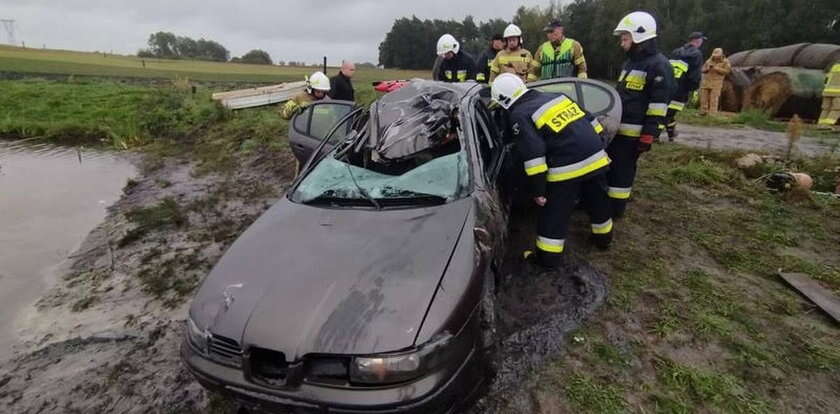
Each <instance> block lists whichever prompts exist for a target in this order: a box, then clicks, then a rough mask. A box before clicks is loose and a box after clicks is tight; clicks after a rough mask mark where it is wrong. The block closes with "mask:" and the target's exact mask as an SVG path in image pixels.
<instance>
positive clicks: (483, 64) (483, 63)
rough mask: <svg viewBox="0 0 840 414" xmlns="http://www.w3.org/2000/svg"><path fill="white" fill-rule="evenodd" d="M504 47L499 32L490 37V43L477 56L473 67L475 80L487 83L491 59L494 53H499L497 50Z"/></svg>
mask: <svg viewBox="0 0 840 414" xmlns="http://www.w3.org/2000/svg"><path fill="white" fill-rule="evenodd" d="M504 48H505V42H504V37H502V34H501V33H498V34H494V35H493V38H492V39H490V45H489V46H488V48H487V50H485V51H484V52H483V53H482V54H481V56H479V57H478V60H477V61H476V63H475V64H476V67H475V71H476V73H475V80H477V81H479V82H481V83H487V82H488V81H489V79H490V64H491V63H493V59H495V58H496V55H497V54H499V51H500V50H502V49H504Z"/></svg>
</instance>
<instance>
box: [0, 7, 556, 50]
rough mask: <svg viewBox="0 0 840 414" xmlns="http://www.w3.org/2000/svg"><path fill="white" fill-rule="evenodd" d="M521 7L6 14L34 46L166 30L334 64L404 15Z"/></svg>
mask: <svg viewBox="0 0 840 414" xmlns="http://www.w3.org/2000/svg"><path fill="white" fill-rule="evenodd" d="M549 2H550V0H538V1H532V2H529V3H527V5H528V6H532V5H541V6H546V5H548V4H549ZM521 5H522V4H521V3H513V2H510V1H504V0H460V1H452V0H426V1H421V2H412V3H408V2H402V1H394V0H391V1H388V0H378V1H374V0H358V1H344V2H339V1H335V0H331V1H327V0H309V1H306V0H287V1H272V2H269V1H255V0H244V1H236V2H232V1H216V0H212V1H211V0H205V1H198V0H167V1H164V0H141V1H137V0H133V1H131V0H112V1H104V0H101V1H96V0H87V1H85V0H64V1H44V0H3V7H2V9H0V18H13V19H16V20H17V31H16V37H17V39H18V41H19V42H20V41H24V42H26V44H27V46H32V47H41V46H42V45H46V46H47V47H48V48H56V49H73V50H91V51H92V50H100V51H110V50H113V51H114V52H115V53H135V52H136V51H137V50H138V49H140V48H143V47H145V46H146V39H147V38H148V36H149V34H150V33H153V32H156V31H159V30H163V31H169V32H174V33H176V34H178V35H185V36H190V37H193V38H199V37H204V38H207V39H212V40H216V41H218V42H220V43H222V44H223V45H225V47H227V48H228V49H229V50H230V51H231V55H232V56H238V55H241V54H243V53H245V52H247V51H248V50H250V49H254V48H259V49H264V50H266V51H268V52H269V53H270V54H271V56H272V57H274V58H275V59H282V60H296V61H300V60H304V61H307V62H316V61H319V60H320V58H321V56H324V55H327V56H330V57H331V60H333V61H337V60H340V59H342V58H346V59H351V60H354V61H357V62H364V61H369V62H376V61H377V57H378V46H379V43H380V42H381V41H382V40H383V39H384V38H385V34H386V33H387V32H388V30H389V29H390V28H391V24H392V23H393V22H394V20H395V19H397V18H399V17H404V16H411V15H416V16H417V17H419V18H421V19H427V18H428V19H436V18H437V19H449V18H452V19H456V20H461V19H463V18H464V17H465V16H467V15H472V16H473V17H475V19H476V20H477V21H483V20H487V19H489V18H503V19H510V18H511V17H512V16H513V14H514V13H515V12H516V9H517V8H518V7H520V6H521ZM0 39H2V41H4V42H5V40H6V39H5V37H0Z"/></svg>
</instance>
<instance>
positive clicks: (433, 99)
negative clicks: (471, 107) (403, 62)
mask: <svg viewBox="0 0 840 414" xmlns="http://www.w3.org/2000/svg"><path fill="white" fill-rule="evenodd" d="M472 89H480V86H479V85H478V84H475V83H467V84H448V83H443V82H435V81H427V80H419V79H417V80H412V81H411V82H409V83H408V84H406V85H405V86H403V87H402V88H400V89H397V90H396V91H393V92H390V93H388V94H386V95H385V96H383V97H382V98H380V99H379V100H378V101H377V102H375V103H374V104H373V105H372V106H371V118H372V120H373V123H372V129H371V134H370V141H369V145H370V147H371V148H372V149H373V150H374V151H375V152H376V153H377V155H378V156H379V157H380V158H382V159H385V160H399V159H404V158H408V157H411V156H412V155H414V154H417V153H419V152H422V151H424V150H426V149H429V148H431V147H434V146H435V145H437V144H439V143H440V142H441V141H442V140H443V139H444V138H445V137H446V134H447V133H448V132H449V131H450V130H451V129H452V128H453V125H454V122H457V117H458V115H457V108H458V103H459V102H460V100H461V98H463V97H464V96H465V95H467V94H468V93H469V92H470V91H471V90H472Z"/></svg>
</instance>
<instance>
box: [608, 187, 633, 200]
mask: <svg viewBox="0 0 840 414" xmlns="http://www.w3.org/2000/svg"><path fill="white" fill-rule="evenodd" d="M632 190H633V187H626V188H622V187H609V188H608V189H607V195H608V196H609V197H610V198H616V199H619V200H626V199H628V198H630V192H631V191H632Z"/></svg>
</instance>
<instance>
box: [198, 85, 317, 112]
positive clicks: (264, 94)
mask: <svg viewBox="0 0 840 414" xmlns="http://www.w3.org/2000/svg"><path fill="white" fill-rule="evenodd" d="M305 89H306V82H303V81H301V82H288V83H281V84H279V85H271V86H263V87H261V88H248V89H239V90H235V91H229V92H217V93H214V94H213V95H212V99H213V100H214V101H220V102H221V103H222V105H224V107H225V108H229V109H242V108H251V107H255V106H262V105H271V104H276V103H281V102H285V101H288V100H289V99H292V97H294V96H295V95H297V94H299V93H301V92H303V91H304V90H305Z"/></svg>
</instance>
